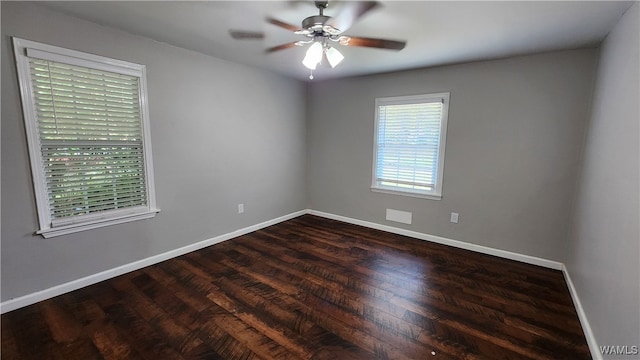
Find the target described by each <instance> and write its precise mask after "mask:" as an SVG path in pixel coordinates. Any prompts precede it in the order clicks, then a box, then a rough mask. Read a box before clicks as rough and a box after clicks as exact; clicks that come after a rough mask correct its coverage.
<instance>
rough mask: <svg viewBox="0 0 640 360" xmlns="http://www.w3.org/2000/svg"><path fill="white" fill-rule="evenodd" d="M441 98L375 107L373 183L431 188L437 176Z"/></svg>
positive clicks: (423, 189)
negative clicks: (374, 166)
mask: <svg viewBox="0 0 640 360" xmlns="http://www.w3.org/2000/svg"><path fill="white" fill-rule="evenodd" d="M442 106H443V103H442V101H441V100H440V101H431V102H420V103H399V104H386V105H384V104H383V105H379V106H378V139H377V155H378V156H377V159H376V161H377V164H376V182H377V184H378V185H380V186H391V187H397V188H403V189H408V190H417V191H431V190H433V189H434V187H435V185H436V181H437V178H438V176H437V175H438V174H437V172H438V147H439V144H440V125H441V120H442Z"/></svg>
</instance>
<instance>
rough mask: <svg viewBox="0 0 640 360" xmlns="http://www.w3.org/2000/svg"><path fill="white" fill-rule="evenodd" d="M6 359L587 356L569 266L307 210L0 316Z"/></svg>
mask: <svg viewBox="0 0 640 360" xmlns="http://www.w3.org/2000/svg"><path fill="white" fill-rule="evenodd" d="M1 321H2V359H3V360H4V359H6V360H9V359H38V360H43V359H64V360H69V359H82V360H85V359H152V360H163V359H374V358H382V359H394V360H395V359H590V355H589V349H588V346H587V344H586V342H585V338H584V335H583V332H582V329H581V327H580V323H579V321H578V317H577V315H576V311H575V308H574V306H573V303H572V301H571V297H570V295H569V292H568V290H567V286H566V284H565V282H564V279H563V276H562V273H561V272H559V271H555V270H550V269H545V268H541V267H537V266H532V265H527V264H522V263H518V262H514V261H510V260H505V259H500V258H496V257H492V256H487V255H482V254H477V253H473V252H470V251H465V250H460V249H455V248H451V247H447V246H443V245H438V244H433V243H429V242H425V241H420V240H415V239H411V238H407V237H403V236H399V235H394V234H389V233H386V232H382V231H377V230H372V229H367V228H364V227H359V226H355V225H350V224H345V223H342V222H338V221H333V220H328V219H324V218H320V217H315V216H311V215H305V216H301V217H298V218H295V219H293V220H290V221H286V222H283V223H280V224H277V225H274V226H271V227H268V228H265V229H262V230H259V231H256V232H253V233H251V234H248V235H245V236H241V237H239V238H236V239H234V240H231V241H227V242H224V243H221V244H218V245H215V246H212V247H208V248H206V249H203V250H200V251H196V252H193V253H190V254H187V255H184V256H181V257H178V258H175V259H172V260H168V261H165V262H162V263H160V264H156V265H153V266H150V267H147V268H144V269H141V270H138V271H134V272H131V273H129V274H126V275H123V276H119V277H117V278H114V279H111V280H107V281H104V282H101V283H98V284H96V285H92V286H89V287H86V288H83V289H80V290H77V291H74V292H71V293H68V294H65V295H61V296H58V297H56V298H53V299H50V300H47V301H43V302H40V303H37V304H34V305H31V306H28V307H25V308H22V309H18V310H15V311H12V312H9V313H7V314H4V315H2V318H1Z"/></svg>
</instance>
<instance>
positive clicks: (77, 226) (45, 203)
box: [12, 37, 160, 238]
mask: <svg viewBox="0 0 640 360" xmlns="http://www.w3.org/2000/svg"><path fill="white" fill-rule="evenodd" d="M12 39H13V48H14V55H15V59H16V68H17V73H18V82H19V87H20V96H21V100H22V112H23V119H24V124H25V132H26V136H27V145H28V151H29V159H30V165H31V176H32V180H33V188H34V192H35V200H36V208H37V214H38V223H39V230H37V231H36V232H35V233H36V234H39V235H42V236H43V237H44V238H50V237H54V236H60V235H67V234H72V233H75V232H79V231H85V230H90V229H96V228H100V227H104V226H109V225H115V224H121V223H125V222H130V221H135V220H142V219H149V218H152V217H154V216H155V215H156V213H158V212H160V209H159V208H157V206H156V196H155V182H154V176H153V173H154V171H153V160H152V154H151V131H150V121H149V107H148V100H147V80H146V67H145V66H144V65H140V64H135V63H131V62H127V61H122V60H116V59H111V58H108V57H104V56H99V55H94V54H88V53H84V52H80V51H76V50H70V49H66V48H62V47H58V46H53V45H48V44H43V43H39V42H35V41H31V40H25V39H20V38H17V37H13V38H12ZM30 58H39V59H44V60H50V61H56V62H60V63H65V64H70V65H77V66H83V67H88V68H93V69H98V70H103V71H109V72H114V73H119V74H124V75H129V76H135V77H137V78H138V79H139V105H140V118H141V119H140V120H141V132H142V149H143V159H144V177H145V185H146V189H145V190H146V202H147V203H146V206H135V207H129V208H124V209H115V210H107V211H103V212H97V213H95V214H86V215H81V216H72V217H70V218H69V219H64V220H62V221H60V220H54V219H52V216H51V213H50V202H49V197H48V195H47V182H46V178H45V169H44V161H43V155H42V150H41V149H42V148H41V141H40V132H39V128H38V117H37V111H36V102H35V99H34V96H33V84H32V81H31V74H30V65H29V59H30Z"/></svg>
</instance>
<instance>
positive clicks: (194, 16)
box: [43, 0, 633, 80]
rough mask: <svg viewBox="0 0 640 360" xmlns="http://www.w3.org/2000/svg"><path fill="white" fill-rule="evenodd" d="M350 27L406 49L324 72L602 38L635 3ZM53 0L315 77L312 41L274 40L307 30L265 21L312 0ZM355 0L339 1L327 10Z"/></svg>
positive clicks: (412, 17)
mask: <svg viewBox="0 0 640 360" xmlns="http://www.w3.org/2000/svg"><path fill="white" fill-rule="evenodd" d="M381 3H382V6H380V7H378V8H376V9H374V10H372V11H370V12H369V13H367V14H365V15H364V16H363V17H362V18H361V19H360V20H359V21H358V22H357V23H356V24H355V25H353V26H352V27H351V29H349V30H348V31H346V32H345V34H346V35H352V36H363V37H379V38H387V39H393V40H406V41H407V46H406V47H405V48H404V49H403V50H402V51H399V52H396V51H391V50H382V49H370V48H362V47H343V46H339V45H338V46H339V50H340V51H341V52H342V53H343V54H344V55H345V60H344V61H343V62H342V63H341V64H340V65H339V66H338V67H336V68H334V69H330V68H328V67H326V66H319V67H318V69H317V70H316V71H315V72H314V76H315V77H316V79H318V80H320V79H326V78H332V77H342V76H351V75H361V74H371V73H379V72H387V71H396V70H404V69H412V68H418V67H426V66H435V65H444V64H452V63H461V62H468V61H475V60H485V59H495V58H504V57H509V56H514V55H521V54H528V53H536V52H544V51H551V50H560V49H573V48H580V47H588V46H595V45H597V44H598V43H599V42H600V41H601V40H602V39H603V38H604V37H605V36H606V35H607V33H608V32H609V30H610V29H611V28H612V27H613V26H614V25H615V24H616V22H617V21H618V19H620V17H621V16H622V14H623V13H624V12H625V11H626V10H627V9H628V8H629V7H630V6H631V5H632V3H633V2H617V1H602V2H600V1H497V2H493V1H491V2H489V1H470V2H460V1H381ZM43 4H46V5H45V6H47V7H49V8H51V9H54V10H58V11H61V12H65V13H67V14H71V15H74V16H77V17H81V18H85V19H88V20H91V21H94V22H97V23H100V24H103V25H108V26H111V27H115V28H119V29H122V30H124V31H127V32H130V33H134V34H138V35H142V36H145V37H149V38H152V39H155V40H158V41H161V42H165V43H169V44H172V45H175V46H179V47H182V48H186V49H190V50H194V51H198V52H201V53H204V54H208V55H211V56H215V57H218V58H222V59H226V60H230V61H234V62H237V63H242V64H247V65H251V66H256V67H260V68H264V69H268V70H272V71H275V72H278V73H280V74H283V75H286V76H290V77H294V78H297V79H301V80H307V77H308V75H309V72H308V70H307V69H306V68H305V67H304V66H303V65H302V64H301V60H302V58H303V57H304V51H305V49H306V48H302V47H294V48H291V49H287V50H282V51H280V52H275V53H271V54H266V53H265V52H264V49H265V48H267V47H270V46H275V45H279V44H282V43H287V42H292V41H296V40H301V39H304V37H302V36H301V35H295V34H293V33H290V32H288V31H287V30H284V29H282V28H279V27H277V26H274V25H271V24H268V23H266V22H265V21H264V19H265V17H267V16H271V17H274V18H277V19H279V20H282V21H285V22H288V23H290V24H293V25H296V26H300V22H301V21H302V19H303V18H305V17H307V16H310V15H316V14H317V9H316V8H315V6H314V4H313V2H312V1H159V2H156V1H60V2H58V1H54V2H46V3H43ZM344 4H345V2H344V1H341V0H335V1H329V8H327V10H326V11H325V15H329V16H332V15H334V14H336V12H338V11H340V8H341V6H344ZM229 29H234V30H252V31H263V32H264V33H265V35H266V36H265V39H263V40H234V39H232V38H231V37H230V36H229V33H228V30H229Z"/></svg>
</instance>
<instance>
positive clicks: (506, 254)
mask: <svg viewBox="0 0 640 360" xmlns="http://www.w3.org/2000/svg"><path fill="white" fill-rule="evenodd" d="M304 214H311V215H316V216H320V217H324V218H328V219H333V220H338V221H343V222H346V223H350V224H355V225H360V226H365V227H368V228H372V229H378V230H382V231H387V232H390V233H394V234H399V235H405V236H409V237H413V238H416V239H420V240H426V241H431V242H435V243H438V244H443V245H449V246H453V247H456V248H461V249H466V250H471V251H474V252H478V253H482V254H488V255H494V256H498V257H501V258H506V259H511V260H516V261H520V262H524V263H527V264H533V265H538V266H543V267H546V268H551V269H555V270H562V272H563V274H564V277H565V279H566V281H567V286H568V287H569V292H570V293H571V297H572V299H573V302H574V304H575V307H576V311H577V312H578V317H579V318H580V323H581V324H582V329H583V331H584V333H585V337H586V339H587V343H588V344H589V349H590V350H591V354H592V356H593V358H594V359H597V360H601V359H602V355H601V354H600V351H599V347H598V345H597V343H596V340H595V337H594V336H593V332H592V331H591V327H590V326H589V322H588V321H587V317H586V314H585V312H584V309H583V308H582V305H581V303H580V300H579V298H578V295H577V293H576V290H575V287H574V285H573V282H572V281H571V277H570V276H569V272H568V271H567V269H566V268H565V266H564V264H563V263H560V262H557V261H552V260H547V259H542V258H538V257H534V256H529V255H524V254H518V253H514V252H511V251H506V250H500V249H494V248H490V247H487V246H482V245H476V244H471V243H466V242H463V241H459V240H453V239H448V238H444V237H440V236H435V235H429V234H424V233H419V232H416V231H411V230H406V229H401V228H397V227H393V226H388V225H382V224H377V223H373V222H369V221H364V220H358V219H354V218H349V217H346V216H341V215H335V214H330V213H326V212H321V211H316V210H309V209H307V210H301V211H297V212H294V213H291V214H288V215H284V216H281V217H278V218H275V219H272V220H268V221H265V222H262V223H259V224H256V225H252V226H248V227H245V228H242V229H239V230H236V231H233V232H230V233H227V234H223V235H219V236H216V237H213V238H210V239H207V240H203V241H200V242H197V243H195V244H191V245H187V246H184V247H181V248H179V249H175V250H171V251H167V252H165V253H162V254H159V255H154V256H151V257H148V258H145V259H141V260H138V261H135V262H132V263H129V264H125V265H122V266H119V267H116V268H113V269H109V270H105V271H102V272H100V273H97V274H93V275H89V276H87V277H83V278H80V279H77V280H73V281H70V282H67V283H64V284H60V285H57V286H54V287H51V288H49V289H45V290H42V291H38V292H35V293H32V294H28V295H24V296H21V297H18V298H14V299H10V300H7V301H5V302H2V303H0V313H2V314H4V313H6V312H9V311H12V310H15V309H19V308H21V307H24V306H28V305H31V304H35V303H37V302H39V301H42V300H46V299H50V298H52V297H55V296H58V295H62V294H64V293H67V292H70V291H74V290H77V289H80V288H83V287H85V286H89V285H93V284H95V283H98V282H100V281H103V280H107V279H110V278H114V277H116V276H119V275H122V274H126V273H128V272H131V271H134V270H138V269H141V268H143V267H146V266H149V265H153V264H157V263H159V262H162V261H165V260H168V259H171V258H174V257H177V256H180V255H184V254H187V253H190V252H192V251H196V250H200V249H202V248H205V247H207V246H211V245H214V244H218V243H221V242H223V241H226V240H230V239H233V238H235V237H238V236H241V235H245V234H248V233H250V232H253V231H256V230H260V229H262V228H265V227H268V226H271V225H275V224H278V223H281V222H283V221H286V220H290V219H293V218H295V217H298V216H301V215H304Z"/></svg>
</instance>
